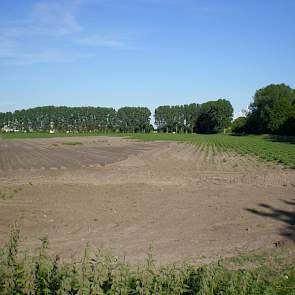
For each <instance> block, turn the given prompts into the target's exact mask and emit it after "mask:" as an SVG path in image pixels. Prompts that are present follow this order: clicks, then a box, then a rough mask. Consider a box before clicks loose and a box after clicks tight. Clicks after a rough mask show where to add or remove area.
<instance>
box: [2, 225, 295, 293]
mask: <svg viewBox="0 0 295 295" xmlns="http://www.w3.org/2000/svg"><path fill="white" fill-rule="evenodd" d="M19 233H20V231H19V228H18V227H17V226H16V225H14V226H12V228H11V232H10V236H9V240H8V242H7V244H6V246H5V247H4V248H3V249H1V256H0V293H1V294H7V295H8V294H122V295H123V294H157V295H160V294H204V295H205V294H206V295H213V294H214V295H215V294H220V295H221V294H227V295H231V294H232V295H234V294H235V295H243V294H253V295H254V294H267V295H271V294H294V292H295V267H294V265H293V266H292V265H290V264H289V265H288V264H287V265H285V264H278V265H277V264H276V265H271V266H270V265H269V266H265V265H260V266H256V267H253V268H252V269H247V268H245V267H242V266H240V267H239V268H233V267H229V266H225V264H224V262H219V263H214V264H211V265H207V266H202V267H196V266H194V265H192V264H183V265H181V266H176V265H170V266H162V267H158V266H156V263H155V261H154V260H153V258H152V256H151V255H148V257H147V259H146V262H145V264H144V265H142V266H138V267H136V268H135V267H132V266H130V265H128V264H127V263H126V262H125V261H120V260H118V259H117V258H116V257H110V256H104V255H102V254H101V253H97V254H96V255H92V254H90V252H89V251H88V250H87V249H86V250H85V254H84V256H83V257H82V258H81V259H76V260H75V261H71V262H66V261H62V260H60V259H59V257H55V258H51V257H50V256H49V255H48V254H47V247H48V243H47V240H46V239H43V240H42V245H41V247H40V248H39V249H38V250H37V252H36V253H35V254H34V255H29V254H27V253H26V252H19V245H18V242H19ZM243 260H245V259H244V258H241V259H240V261H243ZM236 261H237V260H236ZM252 262H253V260H252ZM283 265H284V266H283Z"/></svg>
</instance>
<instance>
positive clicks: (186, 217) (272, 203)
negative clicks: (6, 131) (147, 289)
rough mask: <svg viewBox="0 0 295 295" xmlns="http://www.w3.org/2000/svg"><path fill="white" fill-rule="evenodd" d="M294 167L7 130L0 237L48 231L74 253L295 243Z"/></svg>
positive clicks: (236, 249)
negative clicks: (20, 136)
mask: <svg viewBox="0 0 295 295" xmlns="http://www.w3.org/2000/svg"><path fill="white" fill-rule="evenodd" d="M294 208H295V170H290V169H284V168H283V167H280V166H278V165H275V164H269V163H268V164H266V163H264V162H259V161H257V160H256V159H254V158H252V157H250V156H239V155H236V154H234V153H231V152H217V151H215V150H214V148H211V147H207V146H193V145H189V144H181V143H176V142H167V141H166V142H164V141H163V142H148V143H146V142H140V141H134V140H128V139H123V138H110V137H79V138H73V137H72V138H58V139H32V140H0V245H2V244H3V243H4V242H5V241H6V238H7V234H8V231H9V225H10V224H12V223H13V222H14V221H17V222H18V223H19V224H20V226H21V232H22V245H23V246H26V247H29V248H34V247H36V246H37V245H39V244H40V241H39V239H40V238H42V237H44V236H47V237H48V239H49V241H50V251H51V252H52V253H56V254H60V255H61V256H64V257H69V256H71V255H75V254H78V253H79V254H81V251H82V249H84V247H85V245H86V244H87V243H89V244H90V245H91V246H93V247H95V248H99V249H102V250H104V251H107V252H111V253H113V254H115V255H120V256H126V259H127V260H128V261H131V262H137V261H142V259H143V258H144V257H145V256H146V253H147V251H148V248H149V246H150V245H152V247H153V249H154V250H153V251H154V254H155V257H156V258H157V259H158V260H159V261H160V262H161V263H166V262H177V261H180V260H183V259H189V260H193V261H201V260H202V261H207V260H211V259H214V258H216V257H218V256H222V257H228V256H235V255H238V254H247V253H249V252H252V251H272V249H274V248H275V247H281V246H282V247H287V248H288V249H292V248H293V247H294V245H293V244H294V241H295V225H294V224H295V216H294V215H295V213H294Z"/></svg>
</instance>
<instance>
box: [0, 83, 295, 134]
mask: <svg viewBox="0 0 295 295" xmlns="http://www.w3.org/2000/svg"><path fill="white" fill-rule="evenodd" d="M154 119H155V126H156V128H157V130H158V131H159V132H175V133H179V132H185V133H193V132H196V133H217V132H222V131H224V130H225V129H227V130H232V132H233V133H239V134H246V133H255V134H261V133H270V134H282V135H295V90H294V89H292V88H291V87H289V86H287V85H285V84H277V85H275V84H271V85H268V86H266V87H264V88H262V89H259V90H257V91H256V93H255V95H254V98H253V102H252V103H251V104H250V105H249V108H248V110H247V111H246V114H245V116H243V117H239V118H237V119H236V120H234V121H233V107H232V105H231V103H230V102H229V101H228V100H226V99H218V100H215V101H208V102H205V103H202V104H197V103H192V104H184V105H174V106H170V105H164V106H159V107H157V108H156V109H155V113H154ZM0 128H2V129H4V130H5V131H23V132H24V131H26V132H33V131H49V130H56V131H61V132H65V131H70V132H73V131H77V132H81V131H100V132H109V131H118V132H150V131H152V130H153V128H154V127H153V125H152V124H151V111H150V110H149V109H148V108H146V107H122V108H120V109H118V110H115V109H114V108H106V107H54V106H45V107H37V108H31V109H26V110H19V111H15V112H6V113H0Z"/></svg>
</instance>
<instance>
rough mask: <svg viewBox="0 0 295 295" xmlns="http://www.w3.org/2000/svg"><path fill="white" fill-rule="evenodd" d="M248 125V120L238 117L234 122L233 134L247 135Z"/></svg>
mask: <svg viewBox="0 0 295 295" xmlns="http://www.w3.org/2000/svg"><path fill="white" fill-rule="evenodd" d="M246 125H247V118H246V117H238V118H236V119H235V120H234V121H233V122H232V125H231V130H232V132H233V133H245V132H246Z"/></svg>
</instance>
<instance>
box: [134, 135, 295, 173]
mask: <svg viewBox="0 0 295 295" xmlns="http://www.w3.org/2000/svg"><path fill="white" fill-rule="evenodd" d="M131 138H135V139H140V140H145V141H156V140H170V141H180V142H189V143H192V144H196V145H204V144H205V145H211V146H215V147H216V148H217V149H218V150H230V151H233V152H236V153H239V154H241V155H246V154H249V155H253V156H256V157H257V158H259V159H262V160H265V161H274V162H277V163H279V164H283V165H285V166H287V167H291V168H295V144H294V143H292V142H288V141H274V140H273V139H272V138H271V137H268V136H255V135H249V136H231V135H226V134H208V135H207V134H206V135H205V134H165V133H158V134H134V135H131Z"/></svg>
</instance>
